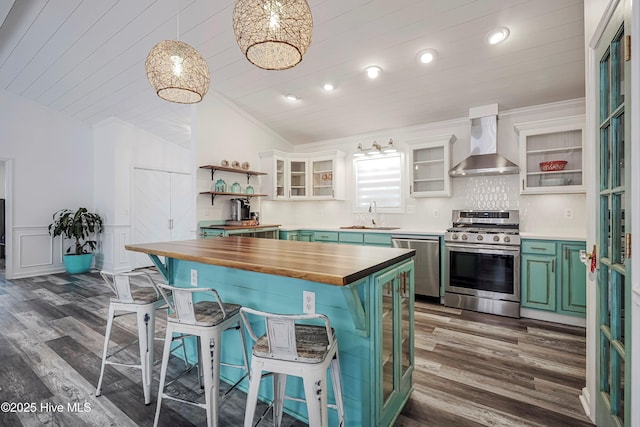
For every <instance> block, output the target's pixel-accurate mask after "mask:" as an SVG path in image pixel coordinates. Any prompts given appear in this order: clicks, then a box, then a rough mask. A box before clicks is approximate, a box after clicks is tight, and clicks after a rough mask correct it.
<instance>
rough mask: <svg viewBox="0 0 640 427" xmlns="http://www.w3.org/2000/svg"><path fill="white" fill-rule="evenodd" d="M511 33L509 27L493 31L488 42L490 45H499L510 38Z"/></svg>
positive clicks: (488, 37)
mask: <svg viewBox="0 0 640 427" xmlns="http://www.w3.org/2000/svg"><path fill="white" fill-rule="evenodd" d="M509 34H510V31H509V29H508V28H507V27H501V28H498V29H496V30H493V31H492V32H490V33H489V35H488V36H487V41H488V42H489V44H498V43H502V42H503V41H505V40H506V39H507V38H508V37H509Z"/></svg>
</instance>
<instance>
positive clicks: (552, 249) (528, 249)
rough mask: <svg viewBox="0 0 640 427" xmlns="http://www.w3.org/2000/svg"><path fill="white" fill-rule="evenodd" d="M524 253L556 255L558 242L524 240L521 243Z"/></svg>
mask: <svg viewBox="0 0 640 427" xmlns="http://www.w3.org/2000/svg"><path fill="white" fill-rule="evenodd" d="M521 250H522V253H525V254H538V255H555V254H556V242H554V241H549V242H547V241H544V240H523V241H522V245H521Z"/></svg>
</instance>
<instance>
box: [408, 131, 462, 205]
mask: <svg viewBox="0 0 640 427" xmlns="http://www.w3.org/2000/svg"><path fill="white" fill-rule="evenodd" d="M455 139H456V137H455V136H454V135H444V136H437V137H429V138H422V139H416V140H411V141H407V144H408V145H409V153H410V155H409V174H410V176H409V180H410V183H411V185H410V190H409V192H410V194H411V197H449V196H451V178H450V177H449V168H450V167H451V164H450V145H451V142H453V141H455Z"/></svg>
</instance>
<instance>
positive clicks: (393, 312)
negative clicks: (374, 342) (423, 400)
mask: <svg viewBox="0 0 640 427" xmlns="http://www.w3.org/2000/svg"><path fill="white" fill-rule="evenodd" d="M376 281H377V283H376V287H377V288H378V289H381V292H380V306H381V308H382V315H381V316H380V318H379V322H380V323H379V325H378V334H377V335H378V339H379V340H380V342H381V351H380V361H379V364H380V365H379V366H380V371H379V372H380V375H381V376H380V379H379V381H380V382H381V387H380V388H379V391H378V394H379V396H378V398H379V399H380V402H379V405H377V406H378V408H379V410H380V413H379V416H380V419H381V424H380V425H388V424H389V423H390V422H391V421H392V416H393V415H394V412H395V411H393V408H397V407H398V406H399V405H403V404H404V402H403V399H406V398H407V397H408V395H409V392H410V390H411V387H412V381H411V375H412V373H413V352H414V343H413V326H412V325H413V304H414V300H413V285H412V284H413V269H412V268H410V266H406V267H400V268H397V269H394V270H391V271H389V272H387V273H385V274H382V275H380V276H378V277H377V278H376Z"/></svg>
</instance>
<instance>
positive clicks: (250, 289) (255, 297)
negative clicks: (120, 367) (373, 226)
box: [126, 237, 415, 426]
mask: <svg viewBox="0 0 640 427" xmlns="http://www.w3.org/2000/svg"><path fill="white" fill-rule="evenodd" d="M126 249H128V250H131V251H136V252H142V253H146V254H148V255H149V257H150V258H151V260H152V261H153V263H154V264H155V265H156V267H157V268H158V269H159V271H160V273H161V274H162V276H164V279H165V280H166V282H167V283H169V284H171V285H173V286H178V287H190V286H192V285H195V286H198V287H203V288H211V287H213V288H215V289H216V290H217V291H218V292H219V294H220V296H221V298H222V299H223V301H225V302H231V303H236V304H241V305H244V306H246V307H252V308H255V309H258V310H264V311H270V312H274V313H301V312H302V311H303V291H308V292H313V293H314V294H315V311H316V312H318V313H323V314H325V315H326V316H327V317H328V318H329V320H330V321H331V325H332V326H333V328H334V329H335V331H336V337H337V340H338V348H339V357H340V364H341V369H342V387H343V390H342V393H343V397H344V402H345V425H346V426H389V425H392V424H393V421H394V420H395V419H396V417H397V416H398V414H399V413H400V411H401V410H402V407H403V406H404V404H405V403H406V402H407V400H408V398H409V395H410V394H411V390H412V387H413V386H412V373H413V353H414V345H413V334H414V319H413V305H414V297H413V295H414V294H413V286H414V284H413V256H414V254H415V251H414V250H412V249H396V248H380V247H369V246H351V245H329V244H325V243H313V242H296V241H284V240H272V239H255V238H248V237H221V238H216V239H198V240H186V241H174V242H162V243H149V244H132V245H127V246H126ZM193 270H195V271H196V272H197V273H195V275H196V276H197V284H196V283H193V284H192V278H193V277H194V273H193ZM253 326H254V328H256V332H264V326H263V325H261V324H256V325H253ZM249 343H250V340H248V344H247V345H249ZM239 346H240V340H239V338H238V337H237V334H230V335H229V336H228V337H227V336H225V337H224V338H223V342H222V349H221V351H222V360H223V361H227V362H230V363H239V362H241V352H239V351H238V348H239ZM190 351H191V352H192V353H191V356H189V357H194V355H195V351H194V349H193V348H191V349H190ZM248 353H249V355H250V354H251V353H250V349H248ZM221 377H222V378H223V380H224V381H226V382H229V383H234V382H235V381H236V380H237V379H239V378H240V374H239V372H238V370H237V369H230V368H226V369H225V368H224V367H223V368H222V370H221ZM328 381H330V376H328ZM246 387H247V381H246V380H245V381H244V382H243V383H242V384H241V386H240V388H242V389H244V390H245V391H246ZM327 390H328V394H329V402H330V403H331V402H333V395H332V392H331V390H332V388H331V385H330V384H327ZM271 391H272V385H271V379H270V378H268V379H264V380H263V381H262V385H261V388H260V398H261V399H263V400H265V401H270V400H271ZM286 393H287V395H289V396H293V397H298V398H304V390H303V387H302V382H301V381H299V380H298V379H297V378H295V377H289V378H288V380H287V388H286ZM223 405H224V403H223ZM237 410H239V411H241V410H242V411H243V410H244V408H237ZM285 411H286V412H287V413H289V414H290V415H292V416H294V417H296V418H298V419H300V420H303V421H305V422H306V421H307V413H306V406H305V404H303V403H300V402H296V401H285ZM329 425H337V416H336V413H335V411H334V410H331V409H330V410H329Z"/></svg>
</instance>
